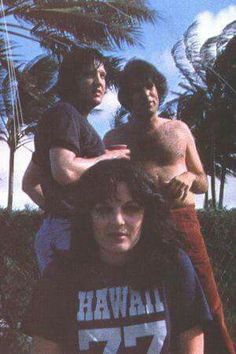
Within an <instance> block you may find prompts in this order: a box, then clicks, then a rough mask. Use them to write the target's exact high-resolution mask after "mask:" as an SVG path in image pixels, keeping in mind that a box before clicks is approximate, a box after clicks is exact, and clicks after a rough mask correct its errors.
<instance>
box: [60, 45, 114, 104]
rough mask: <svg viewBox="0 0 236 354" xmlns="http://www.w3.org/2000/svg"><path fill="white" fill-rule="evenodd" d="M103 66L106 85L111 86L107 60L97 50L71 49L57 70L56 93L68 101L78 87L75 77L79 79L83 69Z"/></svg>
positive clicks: (109, 66)
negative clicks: (105, 73) (105, 71)
mask: <svg viewBox="0 0 236 354" xmlns="http://www.w3.org/2000/svg"><path fill="white" fill-rule="evenodd" d="M95 64H96V65H98V66H99V65H101V64H103V65H104V67H105V69H106V70H107V74H108V75H107V78H106V83H107V86H108V87H109V86H111V82H110V80H111V78H110V76H109V73H110V71H111V64H110V63H109V60H108V59H107V58H106V57H104V56H103V55H102V54H101V53H100V52H99V51H98V50H97V49H94V48H89V47H88V48H87V47H76V46H75V47H73V48H72V50H71V51H70V52H68V53H67V54H66V55H65V57H64V58H63V61H62V63H61V65H60V68H59V75H58V82H57V93H58V95H59V97H60V98H62V99H65V100H68V99H71V98H73V97H74V95H75V94H76V92H77V90H78V87H77V81H76V77H80V76H81V74H82V73H83V71H84V69H85V68H88V67H89V66H90V65H95Z"/></svg>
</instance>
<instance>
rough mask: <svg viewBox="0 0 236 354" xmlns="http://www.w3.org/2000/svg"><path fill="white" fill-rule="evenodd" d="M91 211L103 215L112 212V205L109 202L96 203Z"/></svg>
mask: <svg viewBox="0 0 236 354" xmlns="http://www.w3.org/2000/svg"><path fill="white" fill-rule="evenodd" d="M92 212H93V213H94V214H95V215H99V216H104V215H107V214H110V213H111V212H112V207H111V206H110V205H109V204H98V205H96V206H95V207H94V208H93V210H92Z"/></svg>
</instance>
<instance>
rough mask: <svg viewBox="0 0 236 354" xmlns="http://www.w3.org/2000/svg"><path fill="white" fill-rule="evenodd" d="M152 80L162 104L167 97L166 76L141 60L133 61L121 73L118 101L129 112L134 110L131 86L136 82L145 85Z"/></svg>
mask: <svg viewBox="0 0 236 354" xmlns="http://www.w3.org/2000/svg"><path fill="white" fill-rule="evenodd" d="M148 80H151V81H152V82H153V83H154V85H155V86H156V89H157V92H158V96H159V101H160V104H162V103H163V101H164V99H165V97H166V95H167V81H166V78H165V76H164V75H163V74H162V73H161V72H160V71H158V70H157V69H156V68H155V66H154V65H152V64H151V63H148V62H147V61H145V60H141V59H132V60H130V61H129V62H128V63H127V64H126V65H125V67H124V69H123V71H122V72H121V73H120V80H119V90H118V99H119V101H120V103H121V105H122V106H123V107H124V108H125V109H127V110H128V111H131V110H132V95H133V92H132V91H131V90H130V86H132V83H133V82H134V81H137V82H140V83H142V84H145V83H146V82H147V81H148Z"/></svg>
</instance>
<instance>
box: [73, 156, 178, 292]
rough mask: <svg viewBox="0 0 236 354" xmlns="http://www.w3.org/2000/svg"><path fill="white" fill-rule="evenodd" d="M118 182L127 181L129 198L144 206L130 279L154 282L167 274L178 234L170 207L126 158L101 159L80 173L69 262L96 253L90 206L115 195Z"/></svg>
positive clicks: (85, 260)
mask: <svg viewBox="0 0 236 354" xmlns="http://www.w3.org/2000/svg"><path fill="white" fill-rule="evenodd" d="M119 182H124V183H126V184H127V186H128V189H129V191H130V193H131V195H132V198H133V199H134V200H135V201H137V202H138V203H140V204H141V205H142V206H143V207H144V221H143V227H142V235H141V238H140V241H139V242H138V244H137V245H136V246H135V255H136V256H135V258H134V259H133V260H132V262H131V263H129V266H128V267H127V268H128V269H127V274H128V278H129V282H130V284H132V285H133V286H135V287H139V288H142V287H147V286H151V285H152V283H155V284H157V283H158V282H159V281H161V280H163V279H164V278H165V277H167V276H168V274H169V273H170V270H171V268H172V267H173V266H174V263H175V260H176V259H177V253H178V251H177V250H178V244H179V243H178V234H177V231H176V230H175V229H174V227H173V225H172V223H171V221H170V219H169V208H168V206H167V205H166V203H165V202H164V201H163V200H162V198H161V196H160V195H159V194H158V193H157V192H156V191H155V185H154V182H153V180H152V179H151V177H149V176H148V175H147V174H146V173H145V172H144V171H143V169H142V168H141V167H140V166H139V165H137V164H135V163H133V162H130V161H129V160H126V159H114V160H106V161H101V162H99V163H97V164H96V165H94V166H93V167H92V168H90V169H89V170H87V171H86V172H85V173H84V174H83V175H82V177H81V179H80V181H79V183H78V195H77V213H76V216H75V218H74V222H73V227H72V240H71V251H70V262H71V264H72V265H75V266H76V267H77V266H78V267H80V266H81V265H83V264H85V263H89V262H91V260H92V259H93V258H94V256H95V255H96V254H97V243H96V241H95V239H94V237H93V231H92V227H91V219H90V214H91V209H92V208H93V207H94V206H95V205H96V204H97V203H98V202H99V203H100V202H103V201H105V200H107V199H112V198H114V197H116V196H117V195H116V193H117V185H118V183H119ZM78 269H79V268H78Z"/></svg>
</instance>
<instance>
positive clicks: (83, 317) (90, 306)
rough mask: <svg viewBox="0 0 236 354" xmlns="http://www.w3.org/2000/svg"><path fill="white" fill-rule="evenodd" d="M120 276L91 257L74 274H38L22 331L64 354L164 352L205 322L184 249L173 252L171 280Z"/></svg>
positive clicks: (207, 317) (121, 273)
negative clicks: (143, 285) (132, 282)
mask: <svg viewBox="0 0 236 354" xmlns="http://www.w3.org/2000/svg"><path fill="white" fill-rule="evenodd" d="M125 274H126V271H125V268H120V267H112V266H110V265H106V264H104V263H102V262H101V261H97V262H91V263H90V265H89V264H87V265H86V266H84V267H81V268H80V269H79V273H76V274H74V275H73V274H66V273H64V274H62V273H59V274H58V275H57V277H56V278H55V277H51V276H50V277H48V278H47V277H46V278H44V279H43V280H42V281H41V283H40V284H39V286H38V288H37V289H36V291H35V295H34V297H33V300H32V303H31V305H30V308H29V310H28V313H27V317H26V318H25V322H24V324H23V331H24V332H25V333H27V334H29V335H31V336H34V335H36V336H41V337H43V338H46V339H49V340H51V341H54V342H58V343H60V344H61V346H62V348H63V349H64V353H65V354H76V353H96V354H98V353H112V354H123V353H126V354H128V353H129V354H131V353H132V354H134V353H136V354H137V353H142V354H146V353H149V354H158V353H159V354H170V353H175V345H176V341H177V340H178V337H179V335H180V334H181V333H182V332H184V331H186V330H189V329H192V328H194V327H196V326H198V327H202V328H204V326H205V325H206V323H207V322H208V321H209V320H211V315H210V312H209V308H208V305H207V302H206V299H205V296H204V294H203V291H202V289H201V286H200V284H199V281H198V278H197V276H196V273H195V271H194V269H193V267H192V264H191V261H190V260H189V258H188V256H187V255H186V254H185V253H184V252H182V251H180V253H179V259H178V261H177V263H176V267H175V269H173V277H171V280H168V279H166V281H163V283H162V284H160V285H159V286H158V287H155V288H150V289H142V290H136V289H133V288H132V287H130V286H128V285H127V281H126V279H125ZM152 274H153V272H152ZM173 279H175V281H173Z"/></svg>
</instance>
